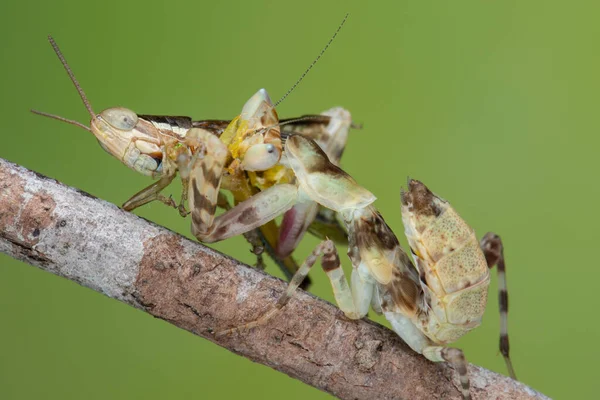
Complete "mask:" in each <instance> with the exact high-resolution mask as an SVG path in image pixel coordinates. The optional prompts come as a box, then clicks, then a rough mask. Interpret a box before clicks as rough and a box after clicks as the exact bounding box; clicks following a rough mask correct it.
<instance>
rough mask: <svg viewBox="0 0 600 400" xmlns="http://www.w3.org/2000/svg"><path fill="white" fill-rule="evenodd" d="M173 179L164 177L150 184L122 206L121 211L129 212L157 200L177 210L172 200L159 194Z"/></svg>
mask: <svg viewBox="0 0 600 400" xmlns="http://www.w3.org/2000/svg"><path fill="white" fill-rule="evenodd" d="M174 178H175V175H167V176H164V177H162V178H161V179H159V180H158V181H156V182H154V183H152V185H150V186H148V187H145V188H144V189H142V190H140V191H139V192H138V193H136V194H134V195H133V196H132V197H131V198H130V199H129V200H127V201H126V202H125V203H124V204H123V209H124V210H126V211H131V210H134V209H136V208H138V207H140V206H143V205H144V204H147V203H150V202H151V201H154V200H158V201H160V202H162V203H164V204H166V205H168V206H169V207H173V208H177V205H176V204H175V201H173V199H172V198H170V197H166V196H163V195H162V194H160V192H161V191H162V190H163V189H164V188H166V187H167V186H169V184H170V183H171V182H172V181H173V179H174Z"/></svg>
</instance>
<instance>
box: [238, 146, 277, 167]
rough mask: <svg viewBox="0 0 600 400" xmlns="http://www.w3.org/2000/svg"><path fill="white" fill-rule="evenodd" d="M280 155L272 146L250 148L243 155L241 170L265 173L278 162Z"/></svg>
mask: <svg viewBox="0 0 600 400" xmlns="http://www.w3.org/2000/svg"><path fill="white" fill-rule="evenodd" d="M280 156H281V153H280V152H279V150H277V148H276V147H275V146H273V145H272V144H257V145H254V146H251V147H250V148H249V149H248V150H247V151H246V154H245V155H244V159H243V160H242V168H243V169H244V170H246V171H266V170H268V169H269V168H271V167H272V166H274V165H275V164H277V161H279V157H280Z"/></svg>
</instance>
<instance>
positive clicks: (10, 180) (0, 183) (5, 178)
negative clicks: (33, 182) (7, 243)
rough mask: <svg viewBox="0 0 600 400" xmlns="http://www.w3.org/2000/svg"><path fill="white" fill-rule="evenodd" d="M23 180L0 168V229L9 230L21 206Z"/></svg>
mask: <svg viewBox="0 0 600 400" xmlns="http://www.w3.org/2000/svg"><path fill="white" fill-rule="evenodd" d="M23 185H24V182H23V180H22V179H21V178H20V177H19V176H18V175H16V174H10V173H9V172H8V170H4V169H0V200H1V201H2V207H0V230H2V231H5V232H11V231H12V230H13V229H12V227H14V226H15V222H16V217H17V215H18V212H19V209H20V208H21V203H22V196H23V192H24V190H23Z"/></svg>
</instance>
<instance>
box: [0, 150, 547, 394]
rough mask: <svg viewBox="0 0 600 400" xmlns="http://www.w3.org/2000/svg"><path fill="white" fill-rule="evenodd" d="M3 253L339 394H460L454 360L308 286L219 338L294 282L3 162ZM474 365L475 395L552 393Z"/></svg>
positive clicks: (0, 179) (0, 223) (0, 217)
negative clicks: (250, 324)
mask: <svg viewBox="0 0 600 400" xmlns="http://www.w3.org/2000/svg"><path fill="white" fill-rule="evenodd" d="M0 251H2V252H4V253H6V254H8V255H10V256H12V257H14V258H17V259H19V260H22V261H24V262H27V263H29V264H32V265H35V266H38V267H40V268H42V269H44V270H46V271H49V272H52V273H54V274H56V275H59V276H62V277H65V278H67V279H70V280H72V281H75V282H77V283H79V284H80V285H83V286H87V287H89V288H91V289H93V290H95V291H98V292H101V293H103V294H105V295H107V296H109V297H112V298H114V299H117V300H120V301H122V302H124V303H127V304H129V305H131V306H133V307H136V308H138V309H140V310H143V311H144V312H147V313H149V314H151V315H153V316H155V317H157V318H161V319H164V320H166V321H168V322H170V323H171V324H173V325H176V326H178V327H180V328H182V329H186V330H188V331H190V332H192V333H194V334H196V335H198V336H201V337H204V338H205V339H208V340H210V341H212V342H215V343H217V344H218V345H220V346H222V347H225V348H226V349H228V350H230V351H232V352H234V353H236V354H239V355H242V356H244V357H247V358H249V359H250V360H252V361H255V362H258V363H261V364H264V365H267V366H269V367H271V368H274V369H276V370H278V371H281V372H284V373H286V374H288V375H289V376H291V377H294V378H296V379H299V380H301V381H303V382H305V383H307V384H309V385H311V386H314V387H316V388H318V389H321V390H323V391H325V392H327V393H330V394H332V395H334V396H337V397H339V398H341V399H369V400H371V399H392V398H393V399H399V398H403V399H431V398H440V397H443V398H456V399H458V398H459V397H460V394H459V391H458V389H457V388H458V387H459V386H460V384H459V382H458V379H457V375H456V374H455V373H454V370H453V369H452V368H451V367H449V366H447V365H445V364H434V363H431V362H428V361H426V360H425V358H423V357H422V356H420V355H418V354H415V353H414V352H412V351H411V350H410V349H409V348H408V347H407V346H406V345H405V344H404V343H403V342H402V341H401V339H400V338H399V337H398V336H397V335H396V334H394V333H393V332H392V331H390V330H388V329H386V328H385V327H383V326H380V325H378V324H375V323H373V322H371V321H366V320H360V321H351V320H348V319H347V318H345V317H344V315H343V314H342V313H341V312H340V311H339V310H338V309H337V308H336V307H334V306H332V305H331V304H329V303H327V302H325V301H323V300H320V299H318V298H316V297H314V296H312V295H310V294H308V293H306V292H303V291H301V290H300V291H298V293H297V294H296V295H295V296H294V298H293V299H292V300H291V301H290V303H289V304H288V305H287V306H286V307H285V308H284V311H283V312H282V313H280V314H279V315H277V316H276V317H274V318H273V319H272V320H270V322H269V323H268V324H266V325H265V326H262V327H259V328H255V329H253V330H251V331H250V332H247V333H243V334H235V335H233V336H231V337H225V338H222V339H218V340H217V339H216V338H215V337H214V335H213V332H215V331H220V330H223V329H226V328H230V327H233V326H238V325H241V324H243V323H245V322H247V321H249V320H253V319H255V318H256V317H258V316H260V315H262V314H263V313H264V312H265V311H266V310H268V309H269V308H270V307H271V306H272V305H273V304H274V303H275V301H276V300H277V298H278V297H279V295H280V294H281V293H283V291H284V290H285V288H286V284H285V283H284V282H282V281H281V280H279V279H276V278H273V277H271V276H269V275H266V274H265V273H263V272H261V271H258V270H256V269H253V268H251V267H248V266H246V265H243V264H241V263H240V262H238V261H236V260H233V259H231V258H229V257H227V256H225V255H223V254H220V253H218V252H216V251H214V250H212V249H210V248H207V247H205V246H203V245H201V244H199V243H196V242H193V241H190V240H188V239H186V238H184V237H182V236H179V235H177V234H175V233H173V232H171V231H168V230H167V229H165V228H162V227H160V226H157V225H155V224H152V223H150V222H147V221H145V220H144V219H142V218H139V217H137V216H135V215H133V214H131V213H128V212H125V211H123V210H121V209H119V208H118V207H116V206H114V205H113V204H109V203H107V202H105V201H103V200H99V199H96V198H94V197H92V196H90V195H89V194H86V193H84V192H81V191H78V190H77V189H74V188H70V187H67V186H65V185H63V184H61V183H60V182H57V181H55V180H53V179H50V178H47V177H44V176H42V175H39V174H36V173H35V172H32V171H29V170H27V169H25V168H23V167H19V166H17V165H14V164H11V163H9V162H7V161H4V160H2V159H0ZM469 373H470V377H471V382H472V392H473V395H474V398H476V399H546V398H547V397H545V396H543V395H542V394H540V393H537V392H535V391H534V390H532V389H530V388H528V387H527V386H525V385H523V384H521V383H518V382H514V381H512V380H511V379H509V378H507V377H505V376H502V375H499V374H496V373H493V372H491V371H488V370H485V369H483V368H481V367H477V366H474V365H471V366H470V368H469Z"/></svg>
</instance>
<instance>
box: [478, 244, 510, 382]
mask: <svg viewBox="0 0 600 400" xmlns="http://www.w3.org/2000/svg"><path fill="white" fill-rule="evenodd" d="M480 246H481V249H482V250H483V254H484V255H485V259H486V261H487V264H488V267H490V268H493V267H494V265H496V266H497V270H498V297H499V304H500V352H501V353H502V355H503V356H504V361H505V362H506V367H507V369H508V373H509V374H510V377H511V378H513V379H515V380H516V379H517V377H516V375H515V370H514V368H513V366H512V362H511V360H510V355H509V345H508V290H507V288H506V265H505V264H504V246H503V245H502V239H500V236H498V235H496V234H495V233H492V232H488V233H486V234H485V236H484V237H483V238H482V239H481V242H480Z"/></svg>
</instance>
